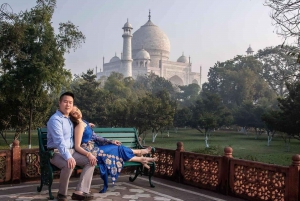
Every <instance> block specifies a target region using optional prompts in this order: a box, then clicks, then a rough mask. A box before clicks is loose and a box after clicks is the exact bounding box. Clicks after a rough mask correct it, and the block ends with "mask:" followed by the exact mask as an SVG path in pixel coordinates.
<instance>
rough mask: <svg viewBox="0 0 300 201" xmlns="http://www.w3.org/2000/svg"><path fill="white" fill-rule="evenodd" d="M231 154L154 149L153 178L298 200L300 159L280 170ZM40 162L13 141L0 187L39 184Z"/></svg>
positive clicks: (1, 164) (1, 161) (251, 196)
mask: <svg viewBox="0 0 300 201" xmlns="http://www.w3.org/2000/svg"><path fill="white" fill-rule="evenodd" d="M232 152H233V150H232V148H231V147H225V148H224V155H223V156H213V155H206V154H197V153H192V152H186V151H184V145H183V143H182V142H178V143H177V148H176V150H171V149H162V148H156V153H155V156H156V157H158V161H157V163H156V171H155V177H160V178H164V179H167V180H172V181H176V182H179V183H183V184H187V185H192V186H195V187H199V188H203V189H207V190H211V191H214V192H218V193H221V194H225V195H231V196H235V197H240V198H244V199H246V200H270V201H271V200H272V201H279V200H280V201H283V200H285V201H296V200H299V198H300V197H299V188H300V183H299V180H300V178H299V170H300V155H298V154H296V155H294V156H293V157H292V161H291V165H290V166H279V165H272V164H265V163H260V162H254V161H248V160H241V159H235V158H233V157H232ZM39 160H40V159H39V154H38V149H21V148H20V146H19V142H18V141H17V140H15V141H14V142H13V146H12V149H11V150H0V184H1V183H2V184H7V183H15V182H21V181H28V180H38V179H39V176H40V170H39ZM125 172H128V171H127V170H126V169H125V170H124V171H123V173H125ZM74 175H76V174H74Z"/></svg>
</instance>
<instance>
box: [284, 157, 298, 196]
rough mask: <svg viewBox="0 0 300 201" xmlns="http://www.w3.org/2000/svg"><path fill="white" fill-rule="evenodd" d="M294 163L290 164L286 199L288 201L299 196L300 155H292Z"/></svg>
mask: <svg viewBox="0 0 300 201" xmlns="http://www.w3.org/2000/svg"><path fill="white" fill-rule="evenodd" d="M292 160H293V162H292V165H290V166H289V175H288V186H287V188H286V190H287V191H288V193H287V194H286V196H285V199H286V200H288V201H296V200H298V198H299V170H300V155H299V154H296V155H294V156H293V157H292Z"/></svg>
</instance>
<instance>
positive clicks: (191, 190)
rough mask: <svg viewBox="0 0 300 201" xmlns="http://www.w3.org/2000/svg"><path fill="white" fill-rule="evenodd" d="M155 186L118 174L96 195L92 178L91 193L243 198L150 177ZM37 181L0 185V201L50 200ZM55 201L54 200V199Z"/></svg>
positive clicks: (147, 198) (101, 200) (108, 198)
mask: <svg viewBox="0 0 300 201" xmlns="http://www.w3.org/2000/svg"><path fill="white" fill-rule="evenodd" d="M76 182H77V178H72V179H71V181H70V186H69V192H68V197H69V200H71V194H72V193H73V191H74V189H75V185H76ZM153 183H154V185H155V186H156V187H155V188H151V187H150V186H149V182H148V179H147V177H138V178H137V179H136V180H135V181H134V182H129V181H128V175H121V176H120V177H119V179H118V182H117V183H116V185H115V186H112V185H110V186H109V188H108V191H107V192H106V193H102V194H101V193H98V192H99V190H100V189H101V186H102V184H103V182H102V180H101V179H100V178H99V176H95V177H94V179H93V182H92V188H91V191H92V193H94V200H95V201H121V200H127V201H153V200H158V201H183V200H186V201H242V199H238V198H234V197H229V196H225V195H220V194H217V193H214V192H211V191H206V190H203V189H199V188H195V187H191V186H187V185H183V184H179V183H176V182H172V181H168V180H164V179H159V178H153ZM38 184H39V182H38V181H34V182H26V183H21V184H10V185H0V200H1V201H2V200H3V201H46V200H48V199H49V196H48V192H47V186H44V187H43V190H42V192H41V193H38V192H37V191H36V188H37V186H38ZM57 188H58V180H55V182H54V183H53V186H52V191H53V195H54V196H55V197H56V194H57V191H58V189H57ZM55 200H56V199H55Z"/></svg>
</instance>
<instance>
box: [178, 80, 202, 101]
mask: <svg viewBox="0 0 300 201" xmlns="http://www.w3.org/2000/svg"><path fill="white" fill-rule="evenodd" d="M178 88H179V89H180V90H181V91H180V92H178V93H177V94H178V95H177V96H178V97H177V99H178V100H179V104H180V105H182V106H187V107H188V106H190V105H191V104H192V103H193V102H195V101H196V100H197V98H199V93H200V86H199V85H198V84H195V83H193V84H189V85H187V86H178Z"/></svg>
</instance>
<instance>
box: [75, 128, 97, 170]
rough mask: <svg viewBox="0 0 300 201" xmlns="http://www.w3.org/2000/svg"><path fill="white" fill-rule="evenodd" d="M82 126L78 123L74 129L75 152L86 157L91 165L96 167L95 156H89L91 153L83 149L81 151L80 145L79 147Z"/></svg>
mask: <svg viewBox="0 0 300 201" xmlns="http://www.w3.org/2000/svg"><path fill="white" fill-rule="evenodd" d="M83 125H84V124H83V123H79V124H78V125H77V126H76V127H75V134H74V135H75V140H74V144H75V150H76V151H77V152H78V153H80V154H82V155H84V156H86V157H88V159H89V160H90V163H91V165H96V162H97V159H96V157H95V156H93V154H91V152H88V151H86V150H85V149H83V148H82V147H81V146H80V145H81V141H82V136H83V131H84V126H83Z"/></svg>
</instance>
